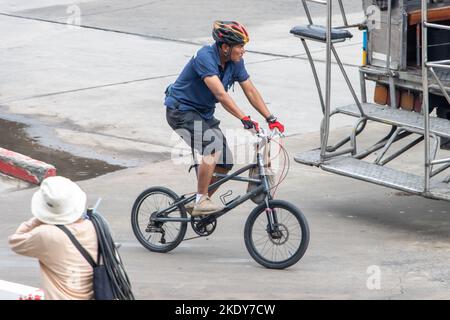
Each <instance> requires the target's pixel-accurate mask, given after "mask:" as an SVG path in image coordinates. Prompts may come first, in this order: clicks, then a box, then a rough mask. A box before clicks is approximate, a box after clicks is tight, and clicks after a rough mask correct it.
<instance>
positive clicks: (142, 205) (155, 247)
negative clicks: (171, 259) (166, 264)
mask: <svg viewBox="0 0 450 320" xmlns="http://www.w3.org/2000/svg"><path fill="white" fill-rule="evenodd" d="M158 195H159V196H160V197H161V198H163V199H164V198H166V199H167V201H158V202H157V201H155V200H154V199H155V197H156V196H158ZM151 197H152V198H151ZM178 198H179V197H178V195H177V194H176V193H175V192H173V191H172V190H170V189H167V188H164V187H152V188H149V189H147V190H145V191H143V192H142V193H141V194H140V195H139V196H138V197H137V199H136V201H135V202H134V205H133V209H132V211H131V226H132V227H133V233H134V235H135V236H136V239H137V240H138V241H139V242H140V243H141V244H142V245H143V246H144V247H145V248H147V249H148V250H150V251H153V252H161V253H164V252H169V251H170V250H173V249H175V248H176V247H177V246H178V245H179V244H180V242H181V241H183V239H184V236H185V234H186V230H187V222H159V224H160V225H158V227H159V228H161V229H164V232H165V233H166V234H170V235H171V236H172V237H173V239H172V240H171V241H169V242H165V243H161V238H162V233H161V232H148V231H146V229H147V228H148V227H147V226H148V224H149V220H150V216H151V214H152V213H153V212H156V211H158V210H161V209H163V208H165V207H169V205H170V203H174V201H175V200H177V199H178ZM150 199H151V200H152V201H151V203H150V204H147V200H148V201H150ZM153 204H154V205H155V206H154V208H152V207H151V205H153ZM145 210H147V212H145ZM169 216H175V217H182V218H186V209H185V208H184V206H178V210H176V211H174V212H171V213H169ZM142 220H143V221H144V223H143V224H144V228H142V225H140V224H139V222H140V221H142ZM177 226H178V228H177ZM158 236H159V239H160V240H159V241H160V242H159V244H158V243H154V242H152V241H150V239H151V238H152V237H153V239H152V240H157V239H158Z"/></svg>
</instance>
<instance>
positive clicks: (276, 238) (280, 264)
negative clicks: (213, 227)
mask: <svg viewBox="0 0 450 320" xmlns="http://www.w3.org/2000/svg"><path fill="white" fill-rule="evenodd" d="M269 206H270V209H271V210H272V212H267V211H266V205H265V204H261V205H259V206H257V207H256V208H255V209H253V211H252V212H251V213H250V215H249V217H248V219H247V222H246V224H245V229H244V238H245V246H246V247H247V250H248V252H249V253H250V255H251V256H252V257H253V259H255V261H256V262H258V263H259V264H261V265H262V266H264V267H266V268H271V269H284V268H288V267H290V266H292V265H294V264H295V263H297V262H298V261H299V260H300V259H301V258H302V257H303V255H304V254H305V252H306V249H307V248H308V244H309V227H308V222H307V221H306V218H305V216H304V215H303V214H302V212H301V211H300V210H299V209H298V208H297V207H295V206H294V205H293V204H291V203H289V202H286V201H281V200H271V201H269ZM269 218H270V219H271V220H273V221H274V222H273V223H269ZM271 226H272V228H271Z"/></svg>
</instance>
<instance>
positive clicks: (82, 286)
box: [9, 218, 97, 300]
mask: <svg viewBox="0 0 450 320" xmlns="http://www.w3.org/2000/svg"><path fill="white" fill-rule="evenodd" d="M66 227H67V228H68V229H69V230H70V232H71V233H72V234H73V235H74V236H75V238H76V239H77V240H78V241H79V242H80V243H81V245H82V246H83V247H84V248H85V249H86V250H87V251H88V252H89V254H90V255H91V256H92V257H93V258H94V261H97V235H96V233H95V229H94V226H93V224H92V222H91V221H89V220H79V221H78V222H75V223H72V224H68V225H66ZM9 245H10V247H11V249H12V250H13V251H14V252H16V253H18V254H21V255H24V256H29V257H35V258H37V259H39V265H40V270H41V278H42V289H43V290H44V293H45V299H49V300H89V299H93V296H94V293H93V286H92V278H93V269H92V267H91V265H90V264H89V263H88V262H87V261H86V259H85V258H84V257H83V256H82V255H81V253H80V252H79V251H78V249H77V248H76V247H75V246H74V245H73V243H72V241H70V239H69V237H68V236H67V235H66V234H65V233H64V232H63V231H62V230H60V229H59V228H57V227H56V226H54V225H48V224H42V222H40V221H39V220H38V219H36V218H32V219H30V220H28V221H26V222H24V223H22V224H21V225H20V226H19V228H18V229H17V230H16V232H15V234H13V235H12V236H10V237H9Z"/></svg>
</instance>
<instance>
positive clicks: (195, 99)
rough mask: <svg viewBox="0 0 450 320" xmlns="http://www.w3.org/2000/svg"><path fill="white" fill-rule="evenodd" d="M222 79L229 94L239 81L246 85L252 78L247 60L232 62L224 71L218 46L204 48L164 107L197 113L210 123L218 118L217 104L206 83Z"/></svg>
mask: <svg viewBox="0 0 450 320" xmlns="http://www.w3.org/2000/svg"><path fill="white" fill-rule="evenodd" d="M214 75H216V76H218V77H219V79H220V80H221V81H222V84H223V86H224V88H225V90H226V91H228V89H229V88H230V87H231V86H232V85H233V83H234V82H235V81H238V82H243V81H245V80H247V79H248V78H249V75H248V73H247V70H245V65H244V60H243V59H241V60H240V61H239V62H233V61H228V62H227V63H226V64H225V68H224V69H222V66H221V63H220V57H219V49H218V47H217V45H216V44H212V45H210V46H204V47H202V48H201V49H200V50H199V51H197V53H196V54H195V55H194V56H193V57H192V58H191V60H190V61H189V63H188V64H187V65H186V66H185V67H184V69H183V71H182V72H181V74H180V75H179V76H178V79H177V80H176V81H175V83H173V84H172V85H171V86H170V90H169V92H170V93H169V95H168V96H167V97H166V99H165V102H164V104H165V105H166V106H167V107H168V108H173V107H174V106H175V105H177V104H178V108H179V110H182V111H188V110H193V111H197V112H198V113H200V115H201V116H202V117H203V118H204V119H206V120H209V119H211V118H212V117H213V115H214V110H215V108H216V103H217V102H219V101H217V99H216V97H215V96H214V95H213V94H212V92H211V91H210V90H209V88H208V87H207V86H206V84H205V82H204V81H203V80H204V79H205V77H208V76H214Z"/></svg>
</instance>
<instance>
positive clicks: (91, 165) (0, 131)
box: [0, 119, 126, 181]
mask: <svg viewBox="0 0 450 320" xmlns="http://www.w3.org/2000/svg"><path fill="white" fill-rule="evenodd" d="M26 129H27V126H26V125H25V124H22V123H18V122H14V121H8V120H4V119H0V147H2V148H5V149H8V150H11V151H14V152H18V153H22V154H24V155H27V156H28V157H31V158H33V159H36V160H40V161H44V162H46V163H49V164H52V165H53V166H55V167H56V172H57V174H58V175H61V176H64V177H67V178H69V179H71V180H74V181H80V180H86V179H90V178H95V177H98V176H101V175H103V174H106V173H109V172H113V171H117V170H120V169H124V168H126V167H124V166H120V165H115V164H109V163H107V162H105V161H102V160H96V159H89V158H84V157H78V156H74V155H73V154H71V153H69V152H66V151H62V150H56V149H52V148H49V147H46V146H43V145H41V144H39V143H38V142H37V141H36V140H35V139H33V138H30V137H29V136H28V135H27V133H26Z"/></svg>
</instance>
